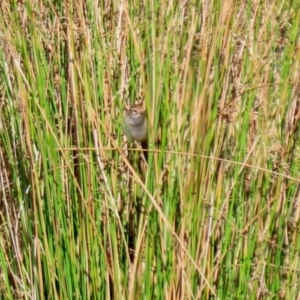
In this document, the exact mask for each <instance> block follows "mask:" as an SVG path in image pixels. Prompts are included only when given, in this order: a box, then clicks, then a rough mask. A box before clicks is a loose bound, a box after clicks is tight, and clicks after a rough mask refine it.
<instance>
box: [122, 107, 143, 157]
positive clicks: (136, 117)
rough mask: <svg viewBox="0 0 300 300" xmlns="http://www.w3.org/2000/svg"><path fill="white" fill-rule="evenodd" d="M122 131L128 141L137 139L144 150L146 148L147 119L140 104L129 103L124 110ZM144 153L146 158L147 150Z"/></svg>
mask: <svg viewBox="0 0 300 300" xmlns="http://www.w3.org/2000/svg"><path fill="white" fill-rule="evenodd" d="M123 131H124V133H125V135H126V136H127V139H128V140H129V141H133V140H134V141H137V142H139V143H141V145H142V148H143V149H144V150H146V149H148V120H147V115H146V110H145V109H144V108H143V106H142V105H141V104H135V105H131V106H130V107H129V108H128V109H127V110H126V111H125V113H124V118H123ZM144 155H145V158H146V160H147V152H144Z"/></svg>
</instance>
